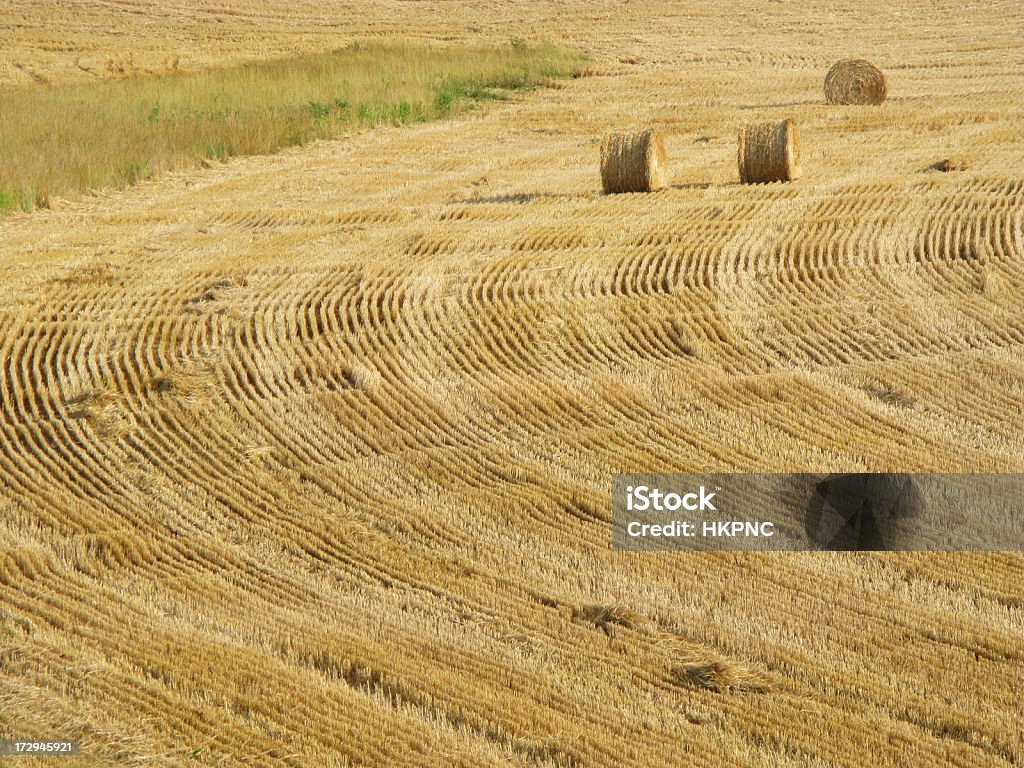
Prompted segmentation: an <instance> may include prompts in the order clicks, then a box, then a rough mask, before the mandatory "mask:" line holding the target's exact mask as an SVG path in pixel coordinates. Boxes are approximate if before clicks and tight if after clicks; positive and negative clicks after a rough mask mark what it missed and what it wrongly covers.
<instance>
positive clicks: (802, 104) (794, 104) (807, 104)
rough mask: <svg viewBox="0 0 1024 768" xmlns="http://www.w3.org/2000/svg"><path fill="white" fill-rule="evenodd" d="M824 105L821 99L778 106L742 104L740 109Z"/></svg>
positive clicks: (783, 102)
mask: <svg viewBox="0 0 1024 768" xmlns="http://www.w3.org/2000/svg"><path fill="white" fill-rule="evenodd" d="M818 104H824V101H822V100H820V99H802V100H800V101H780V102H778V103H776V104H740V109H772V108H775V107H807V106H814V105H818Z"/></svg>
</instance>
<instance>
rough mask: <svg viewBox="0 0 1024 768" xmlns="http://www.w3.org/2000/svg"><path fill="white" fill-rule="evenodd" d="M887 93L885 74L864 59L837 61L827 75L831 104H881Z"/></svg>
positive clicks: (829, 101)
mask: <svg viewBox="0 0 1024 768" xmlns="http://www.w3.org/2000/svg"><path fill="white" fill-rule="evenodd" d="M887 93H888V88H887V86H886V83H885V74H884V73H883V72H882V70H880V69H879V68H878V67H876V66H875V65H874V64H872V63H871V62H870V61H865V60H864V59H844V60H843V61H837V62H836V63H835V64H833V65H832V69H830V70H829V71H828V74H827V75H825V100H826V101H827V102H828V103H829V104H881V103H882V102H883V101H885V97H886V94H887Z"/></svg>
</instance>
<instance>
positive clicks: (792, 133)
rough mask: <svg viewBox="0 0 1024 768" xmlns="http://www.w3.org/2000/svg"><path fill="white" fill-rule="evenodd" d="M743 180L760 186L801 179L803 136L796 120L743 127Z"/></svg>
mask: <svg viewBox="0 0 1024 768" xmlns="http://www.w3.org/2000/svg"><path fill="white" fill-rule="evenodd" d="M738 161H739V166H740V181H742V182H743V183H744V184H760V183H764V182H768V181H795V180H796V179H799V178H800V137H799V134H798V133H797V130H796V123H795V122H793V121H792V120H781V121H779V122H770V123H755V124H753V125H744V126H742V127H741V128H740V137H739V153H738Z"/></svg>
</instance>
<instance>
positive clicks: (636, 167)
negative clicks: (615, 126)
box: [601, 129, 668, 194]
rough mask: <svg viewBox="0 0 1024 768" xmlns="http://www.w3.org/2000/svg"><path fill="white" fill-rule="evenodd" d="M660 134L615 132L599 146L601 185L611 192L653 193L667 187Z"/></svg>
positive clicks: (663, 144)
mask: <svg viewBox="0 0 1024 768" xmlns="http://www.w3.org/2000/svg"><path fill="white" fill-rule="evenodd" d="M667 183H668V182H667V181H666V172H665V141H664V138H663V136H662V134H661V131H659V130H656V129H650V130H646V131H641V132H640V133H614V134H610V135H608V136H605V138H604V141H603V142H602V143H601V185H602V186H603V188H604V191H605V193H606V194H610V193H613V192H653V191H654V190H656V189H662V188H663V187H665V186H666V185H667Z"/></svg>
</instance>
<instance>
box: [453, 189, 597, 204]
mask: <svg viewBox="0 0 1024 768" xmlns="http://www.w3.org/2000/svg"><path fill="white" fill-rule="evenodd" d="M573 197H579V195H574V194H568V193H562V194H556V193H554V192H517V193H515V194H509V195H487V196H485V197H471V198H468V199H466V200H460V201H459V202H460V203H464V204H466V205H482V204H485V203H520V204H522V203H529V202H532V201H534V200H568V199H570V198H573Z"/></svg>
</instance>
